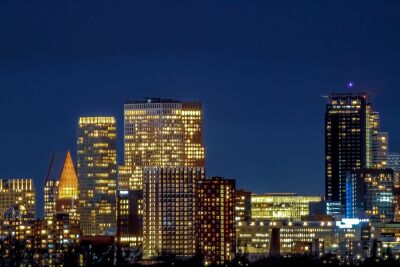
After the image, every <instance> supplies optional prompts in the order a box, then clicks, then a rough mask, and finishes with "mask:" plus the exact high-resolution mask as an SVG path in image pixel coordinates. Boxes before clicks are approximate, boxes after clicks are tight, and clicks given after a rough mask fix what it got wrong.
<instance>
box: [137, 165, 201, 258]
mask: <svg viewBox="0 0 400 267" xmlns="http://www.w3.org/2000/svg"><path fill="white" fill-rule="evenodd" d="M204 177H205V173H204V168H201V167H197V168H192V167H146V168H145V169H144V176H143V257H144V258H145V259H154V258H158V257H163V256H170V255H174V256H177V257H191V256H194V255H195V254H196V225H195V216H196V188H197V183H198V182H199V181H201V180H203V179H204Z"/></svg>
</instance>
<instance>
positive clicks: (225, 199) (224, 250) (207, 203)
mask: <svg viewBox="0 0 400 267" xmlns="http://www.w3.org/2000/svg"><path fill="white" fill-rule="evenodd" d="M235 191H236V181H235V180H233V179H223V178H220V177H211V178H210V179H205V180H201V181H199V183H198V186H197V219H196V223H197V240H196V241H197V248H198V249H199V251H200V252H201V254H202V255H203V257H204V263H205V265H208V264H211V263H212V264H217V265H221V264H225V263H227V262H230V261H232V260H233V258H234V257H235V253H236V224H235V203H236V195H235Z"/></svg>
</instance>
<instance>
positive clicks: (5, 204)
mask: <svg viewBox="0 0 400 267" xmlns="http://www.w3.org/2000/svg"><path fill="white" fill-rule="evenodd" d="M15 205H21V206H23V207H24V210H26V213H27V214H26V216H27V217H28V218H31V219H33V218H34V217H35V189H34V187H33V180H32V179H0V219H2V217H3V215H4V212H5V211H6V210H8V209H9V208H11V207H14V206H15Z"/></svg>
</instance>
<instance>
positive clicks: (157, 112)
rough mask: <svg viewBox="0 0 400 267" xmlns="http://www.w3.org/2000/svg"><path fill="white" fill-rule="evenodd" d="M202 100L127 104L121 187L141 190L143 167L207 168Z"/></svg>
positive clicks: (147, 100) (162, 100) (152, 99)
mask: <svg viewBox="0 0 400 267" xmlns="http://www.w3.org/2000/svg"><path fill="white" fill-rule="evenodd" d="M202 132H203V127H202V108H201V103H200V102H181V101H176V100H171V99H159V98H150V99H146V100H141V101H129V102H127V103H126V104H125V106H124V161H125V162H124V165H122V166H120V167H119V183H120V185H121V186H123V188H120V189H121V190H125V189H130V190H136V189H141V186H142V181H141V179H142V176H143V168H144V167H167V166H170V167H172V166H185V167H204V165H205V160H204V145H203V134H202Z"/></svg>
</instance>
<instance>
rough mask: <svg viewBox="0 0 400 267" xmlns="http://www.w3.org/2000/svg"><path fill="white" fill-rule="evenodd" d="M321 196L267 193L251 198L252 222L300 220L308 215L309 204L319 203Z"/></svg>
mask: <svg viewBox="0 0 400 267" xmlns="http://www.w3.org/2000/svg"><path fill="white" fill-rule="evenodd" d="M321 200H322V198H321V196H299V195H296V194H295V193H268V194H264V195H252V196H251V219H252V220H282V219H287V220H301V217H302V216H306V215H309V205H310V203H311V202H319V201H321Z"/></svg>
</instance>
